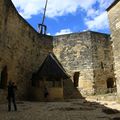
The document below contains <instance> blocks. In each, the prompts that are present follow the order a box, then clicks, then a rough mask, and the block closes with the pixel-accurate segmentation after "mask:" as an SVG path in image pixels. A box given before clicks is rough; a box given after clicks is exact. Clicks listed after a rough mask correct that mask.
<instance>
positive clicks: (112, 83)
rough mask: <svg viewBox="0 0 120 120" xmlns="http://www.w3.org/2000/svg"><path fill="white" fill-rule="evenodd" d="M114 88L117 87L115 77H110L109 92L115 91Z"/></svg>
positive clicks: (108, 81)
mask: <svg viewBox="0 0 120 120" xmlns="http://www.w3.org/2000/svg"><path fill="white" fill-rule="evenodd" d="M114 89H115V82H114V80H113V78H108V79H107V92H108V93H112V92H114Z"/></svg>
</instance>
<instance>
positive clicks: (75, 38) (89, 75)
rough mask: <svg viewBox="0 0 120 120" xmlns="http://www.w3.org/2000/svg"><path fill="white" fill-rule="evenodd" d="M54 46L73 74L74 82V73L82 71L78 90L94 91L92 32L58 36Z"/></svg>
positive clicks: (59, 58) (85, 92) (58, 56)
mask: <svg viewBox="0 0 120 120" xmlns="http://www.w3.org/2000/svg"><path fill="white" fill-rule="evenodd" d="M53 46H54V49H53V51H54V53H55V55H56V56H57V58H58V60H59V61H60V62H61V64H62V65H63V67H64V68H65V70H66V71H67V72H68V73H69V74H70V75H71V80H72V82H73V84H74V80H73V75H74V73H75V72H80V77H79V81H78V87H77V88H78V90H79V91H81V93H84V94H91V93H93V67H92V51H91V36H90V32H83V33H73V34H68V35H61V36H56V37H54V40H53ZM66 84H67V83H66ZM66 87H67V86H66ZM69 88H70V87H69V85H68V90H69ZM71 88H72V87H71ZM69 91H70V90H69Z"/></svg>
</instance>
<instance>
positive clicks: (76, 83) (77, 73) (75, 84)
mask: <svg viewBox="0 0 120 120" xmlns="http://www.w3.org/2000/svg"><path fill="white" fill-rule="evenodd" d="M79 75H80V73H79V72H75V73H74V76H73V80H74V87H78V81H79Z"/></svg>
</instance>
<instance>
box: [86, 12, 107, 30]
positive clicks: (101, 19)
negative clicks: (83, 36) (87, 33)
mask: <svg viewBox="0 0 120 120" xmlns="http://www.w3.org/2000/svg"><path fill="white" fill-rule="evenodd" d="M85 24H86V25H87V27H88V29H90V30H103V29H106V28H108V27H109V25H108V18H107V13H106V12H103V13H102V14H100V15H99V16H97V17H95V18H94V19H92V20H91V19H89V18H87V19H85Z"/></svg>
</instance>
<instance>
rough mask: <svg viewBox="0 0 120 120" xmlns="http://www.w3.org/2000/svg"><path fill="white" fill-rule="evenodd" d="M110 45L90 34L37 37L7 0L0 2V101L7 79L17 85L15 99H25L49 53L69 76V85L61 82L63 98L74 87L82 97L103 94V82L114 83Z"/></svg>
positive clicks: (101, 36) (106, 37)
mask: <svg viewBox="0 0 120 120" xmlns="http://www.w3.org/2000/svg"><path fill="white" fill-rule="evenodd" d="M111 43H112V42H111V41H110V37H109V35H107V34H101V33H96V32H91V31H86V32H82V33H73V34H69V35H62V36H55V37H53V36H47V35H40V34H39V33H37V32H36V31H35V30H34V29H33V28H32V27H31V26H30V25H29V24H28V23H27V22H26V21H25V20H24V19H23V18H22V17H21V16H20V15H19V14H18V12H17V11H16V9H15V7H14V5H13V4H12V2H11V0H1V1H0V73H1V74H0V101H4V100H5V99H6V86H7V82H8V81H9V80H12V81H14V82H15V83H16V84H17V86H18V92H17V96H18V98H19V99H24V100H26V99H29V98H30V96H31V95H30V89H31V87H32V86H31V78H32V74H33V73H34V72H36V71H37V70H38V69H39V67H40V66H41V64H42V63H43V61H44V60H45V58H46V56H47V55H48V53H49V52H54V54H55V55H56V56H57V58H58V60H59V61H60V62H61V64H62V65H63V67H64V68H65V69H66V71H67V72H68V73H69V75H70V76H71V82H70V81H69V82H68V81H66V82H65V83H64V90H65V91H66V92H65V95H67V93H69V91H72V90H73V89H74V88H75V89H77V90H78V91H79V92H80V93H82V94H84V95H85V94H86V95H88V94H95V93H105V92H106V91H107V87H108V86H107V83H108V82H107V80H111V81H113V82H115V78H114V67H113V56H112V47H111ZM71 83H72V84H73V86H74V88H73V86H70V84H71ZM112 87H114V86H112ZM69 94H71V93H69Z"/></svg>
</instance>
